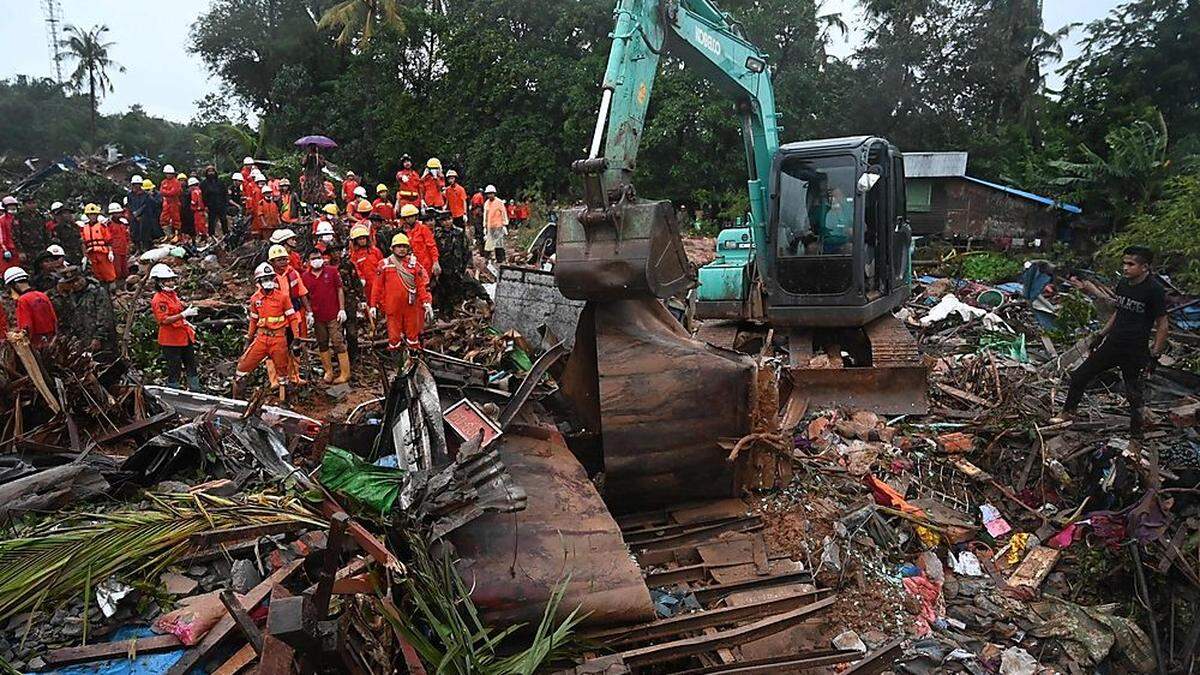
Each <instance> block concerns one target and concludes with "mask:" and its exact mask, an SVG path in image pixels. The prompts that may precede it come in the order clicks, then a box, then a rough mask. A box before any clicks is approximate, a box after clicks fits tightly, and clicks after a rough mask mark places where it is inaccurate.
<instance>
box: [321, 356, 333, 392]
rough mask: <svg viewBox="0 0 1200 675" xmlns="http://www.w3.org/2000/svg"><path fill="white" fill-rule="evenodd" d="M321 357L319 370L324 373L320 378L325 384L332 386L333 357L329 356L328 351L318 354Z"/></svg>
mask: <svg viewBox="0 0 1200 675" xmlns="http://www.w3.org/2000/svg"><path fill="white" fill-rule="evenodd" d="M318 354H320V356H321V368H322V369H323V370H324V371H325V375H324V376H322V377H321V379H322V380H324V381H325V384H333V357H332V356H330V354H329V350H328V349H327V350H325V351H323V352H318Z"/></svg>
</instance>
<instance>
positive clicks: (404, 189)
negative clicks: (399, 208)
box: [396, 169, 421, 206]
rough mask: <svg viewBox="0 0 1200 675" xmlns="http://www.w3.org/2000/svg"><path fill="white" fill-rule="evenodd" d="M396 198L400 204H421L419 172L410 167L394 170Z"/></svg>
mask: <svg viewBox="0 0 1200 675" xmlns="http://www.w3.org/2000/svg"><path fill="white" fill-rule="evenodd" d="M396 183H397V186H398V187H397V189H396V199H397V200H398V201H399V203H400V205H404V204H412V205H414V206H420V205H421V174H419V173H417V172H416V171H414V170H412V169H401V170H399V171H397V172H396Z"/></svg>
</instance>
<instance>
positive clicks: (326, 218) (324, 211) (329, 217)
mask: <svg viewBox="0 0 1200 675" xmlns="http://www.w3.org/2000/svg"><path fill="white" fill-rule="evenodd" d="M337 217H338V206H337V204H334V203H333V202H330V203H328V204H326V205H325V206H322V207H321V217H320V218H317V219H316V220H314V221H313V224H312V231H313V234H316V233H317V227H318V226H320V224H321V223H323V222H326V223H329V224H330V225H333V224H334V223H336V222H337Z"/></svg>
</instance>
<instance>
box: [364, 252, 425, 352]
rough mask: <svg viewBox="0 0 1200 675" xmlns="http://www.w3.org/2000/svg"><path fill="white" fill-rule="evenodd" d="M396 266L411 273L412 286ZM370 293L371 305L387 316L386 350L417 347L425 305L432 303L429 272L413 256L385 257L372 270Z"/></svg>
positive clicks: (423, 319) (422, 327)
mask: <svg viewBox="0 0 1200 675" xmlns="http://www.w3.org/2000/svg"><path fill="white" fill-rule="evenodd" d="M399 268H403V269H404V270H405V271H406V272H407V273H409V274H411V275H412V277H413V285H414V286H415V288H409V287H408V285H407V284H405V283H404V278H403V277H401V275H400V271H399ZM371 295H372V297H371V303H370V304H371V306H372V307H378V308H379V309H380V310H382V311H383V313H384V315H385V316H386V317H387V324H388V349H399V348H400V347H401V346H404V345H407V346H409V347H414V348H416V347H419V346H420V339H421V331H422V330H423V329H424V327H425V310H424V305H426V304H429V303H430V302H432V298H431V297H430V295H429V275H428V274H427V273H426V272H425V268H424V267H421V264H420V263H419V262H417V259H416V257H415V256H413V255H411V254H409V255H408V256H406V257H405V258H404V259H403V260H401V261H399V262H397V260H396V257H395V256H388V257H387V258H385V259H384V261H383V262H382V263H381V264H380V265H379V268H378V270H377V271H376V273H375V286H374V288H373V289H372V292H371Z"/></svg>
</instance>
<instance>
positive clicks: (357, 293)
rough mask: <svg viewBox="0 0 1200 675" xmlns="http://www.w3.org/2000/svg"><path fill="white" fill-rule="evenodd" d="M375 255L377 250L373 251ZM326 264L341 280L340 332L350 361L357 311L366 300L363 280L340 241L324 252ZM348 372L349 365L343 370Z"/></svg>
mask: <svg viewBox="0 0 1200 675" xmlns="http://www.w3.org/2000/svg"><path fill="white" fill-rule="evenodd" d="M375 251H376V253H378V252H379V249H375ZM325 256H326V260H327V261H328V262H327V263H326V264H327V265H328V266H329V267H332V268H334V269H336V270H337V271H338V276H339V277H341V279H342V299H343V303H344V306H345V309H346V320H345V321H343V322H342V332H343V333H345V335H346V354H347V357H348V358H349V360H350V361H354V360H355V359H357V358H358V309H359V307H361V306H362V305H363V303H364V301H365V300H366V296H365V295H364V292H363V291H364V288H363V280H362V278H361V277H359V275H358V268H357V267H355V265H354V263H353V262H351V261H350V258H349V256H347V255H346V254H345V247H344V246H343V245H342V243H341V242H340V241H336V240H335V241H334V242H333V243H332V244H330V245H329V248H327V249H326V250H325ZM343 372H345V373H349V372H350V368H349V363H347V367H346V369H345V370H343Z"/></svg>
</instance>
